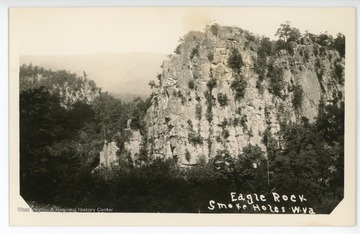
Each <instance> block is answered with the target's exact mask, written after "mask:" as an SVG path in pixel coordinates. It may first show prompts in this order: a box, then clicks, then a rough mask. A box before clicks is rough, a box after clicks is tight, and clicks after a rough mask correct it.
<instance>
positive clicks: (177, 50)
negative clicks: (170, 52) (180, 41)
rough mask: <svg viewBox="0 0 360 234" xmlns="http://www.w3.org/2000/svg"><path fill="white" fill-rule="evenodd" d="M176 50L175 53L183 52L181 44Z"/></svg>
mask: <svg viewBox="0 0 360 234" xmlns="http://www.w3.org/2000/svg"><path fill="white" fill-rule="evenodd" d="M174 52H175V54H181V46H180V45H178V46H177V47H176V49H175V51H174Z"/></svg>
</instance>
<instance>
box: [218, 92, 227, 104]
mask: <svg viewBox="0 0 360 234" xmlns="http://www.w3.org/2000/svg"><path fill="white" fill-rule="evenodd" d="M217 100H218V102H219V104H220V106H221V107H224V106H227V105H228V103H229V98H228V97H227V95H226V94H222V93H219V94H218V96H217Z"/></svg>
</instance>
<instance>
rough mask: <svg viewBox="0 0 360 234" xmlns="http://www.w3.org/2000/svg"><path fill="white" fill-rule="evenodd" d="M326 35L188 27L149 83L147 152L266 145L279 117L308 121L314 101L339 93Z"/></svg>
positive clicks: (336, 58)
mask: <svg viewBox="0 0 360 234" xmlns="http://www.w3.org/2000/svg"><path fill="white" fill-rule="evenodd" d="M331 40H332V38H331V37H326V38H321V37H320V36H319V37H316V36H315V35H313V34H309V33H307V34H306V35H301V36H300V35H299V37H298V38H295V39H292V40H290V39H288V40H286V38H285V39H284V40H279V41H277V42H271V41H270V40H269V39H268V38H265V37H258V36H255V35H253V34H251V33H249V32H248V31H244V30H242V29H240V28H236V27H220V26H218V25H213V26H211V27H207V28H206V29H205V31H204V32H194V31H192V32H189V33H188V34H187V35H185V36H184V37H183V39H182V40H181V43H180V44H179V46H178V47H177V48H176V50H175V52H174V54H172V55H170V56H169V59H168V60H166V61H164V63H163V65H162V73H161V74H160V75H159V76H158V80H159V81H158V84H156V86H155V87H154V90H153V97H152V105H151V107H150V108H149V109H148V111H147V116H146V122H147V136H146V140H147V150H148V153H149V155H151V156H153V157H165V158H174V159H176V160H177V161H178V162H179V163H180V164H185V165H186V164H196V163H197V161H198V160H199V158H201V157H202V158H204V159H205V160H208V159H209V158H212V157H214V156H216V155H217V154H218V153H219V152H220V151H222V150H227V151H228V152H229V153H230V154H231V155H233V156H236V155H239V154H240V153H241V152H242V148H243V147H244V146H246V145H248V144H252V145H258V146H260V147H261V148H262V149H263V151H264V152H266V147H265V145H264V143H263V136H264V133H265V131H268V132H270V133H271V134H272V135H273V137H275V138H276V133H277V132H278V131H279V129H280V125H281V123H288V122H290V121H292V122H299V121H301V119H303V117H305V118H307V119H309V121H313V120H314V118H316V116H317V112H318V105H319V103H320V101H323V102H324V103H326V102H332V101H333V100H335V99H343V92H344V86H343V84H344V72H343V69H344V58H342V56H341V55H340V54H339V52H338V51H337V50H335V49H332V48H331V46H330V43H331ZM320 42H321V43H320Z"/></svg>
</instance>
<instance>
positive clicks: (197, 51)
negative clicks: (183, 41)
mask: <svg viewBox="0 0 360 234" xmlns="http://www.w3.org/2000/svg"><path fill="white" fill-rule="evenodd" d="M199 47H200V46H199V45H197V46H195V47H194V48H193V49H192V51H191V53H190V59H193V58H194V57H195V55H196V56H197V55H199Z"/></svg>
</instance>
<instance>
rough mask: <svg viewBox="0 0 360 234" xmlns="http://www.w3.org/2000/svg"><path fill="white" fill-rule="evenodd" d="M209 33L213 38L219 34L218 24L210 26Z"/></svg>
mask: <svg viewBox="0 0 360 234" xmlns="http://www.w3.org/2000/svg"><path fill="white" fill-rule="evenodd" d="M210 31H211V33H212V34H213V35H214V36H217V35H218V32H219V25H218V24H213V25H211V27H210Z"/></svg>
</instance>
